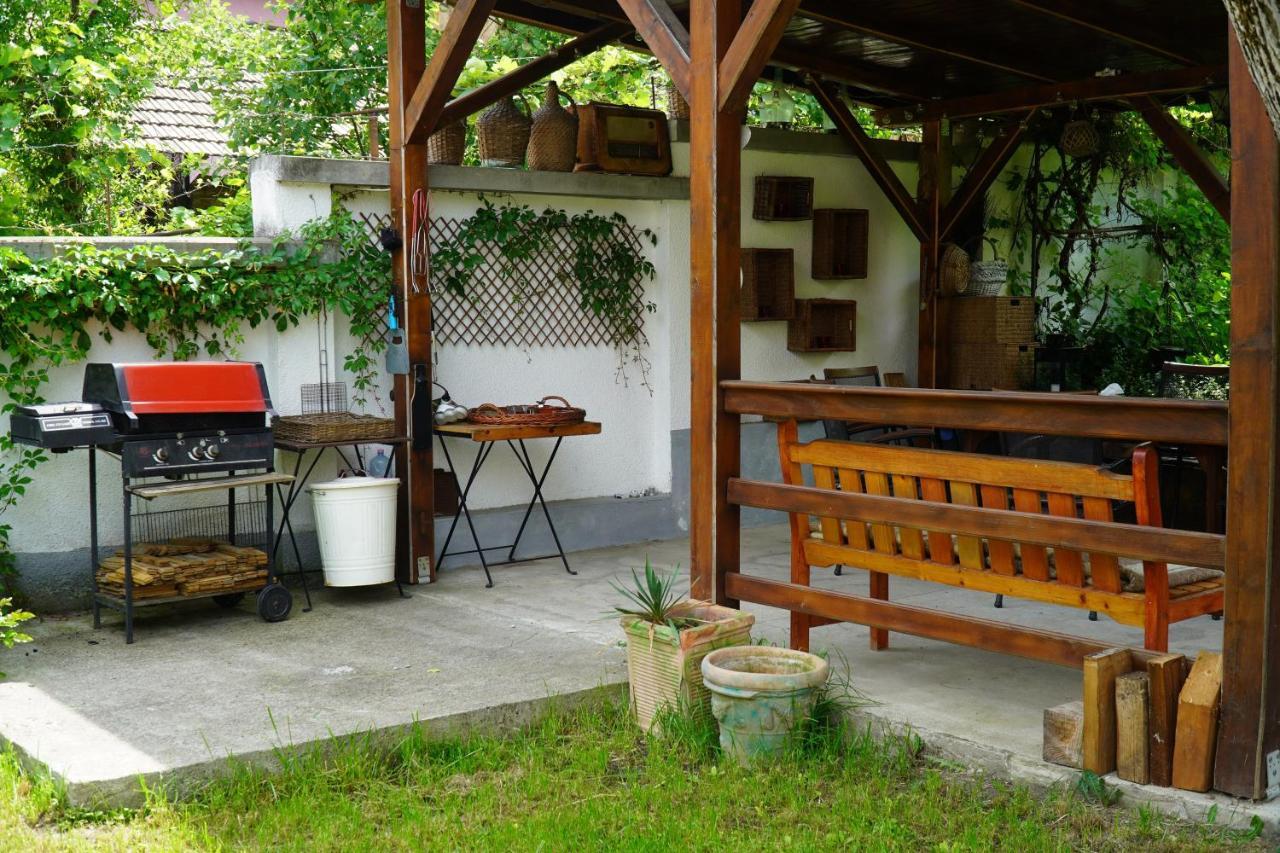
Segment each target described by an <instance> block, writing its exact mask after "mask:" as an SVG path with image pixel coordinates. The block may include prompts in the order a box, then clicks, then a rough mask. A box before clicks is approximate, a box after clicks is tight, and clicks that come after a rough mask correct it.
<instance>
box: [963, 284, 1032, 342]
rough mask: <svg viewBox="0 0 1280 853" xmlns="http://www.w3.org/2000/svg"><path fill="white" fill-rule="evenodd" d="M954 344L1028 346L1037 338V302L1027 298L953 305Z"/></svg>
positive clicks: (971, 300) (982, 298) (972, 300)
mask: <svg viewBox="0 0 1280 853" xmlns="http://www.w3.org/2000/svg"><path fill="white" fill-rule="evenodd" d="M947 328H948V330H949V333H948V336H949V337H950V339H951V343H952V344H1025V343H1030V342H1032V341H1034V340H1035V338H1036V302H1035V300H1034V299H1031V298H1028V297H1025V296H974V297H969V298H967V299H956V300H954V301H952V303H951V313H950V316H949V317H948V319H947Z"/></svg>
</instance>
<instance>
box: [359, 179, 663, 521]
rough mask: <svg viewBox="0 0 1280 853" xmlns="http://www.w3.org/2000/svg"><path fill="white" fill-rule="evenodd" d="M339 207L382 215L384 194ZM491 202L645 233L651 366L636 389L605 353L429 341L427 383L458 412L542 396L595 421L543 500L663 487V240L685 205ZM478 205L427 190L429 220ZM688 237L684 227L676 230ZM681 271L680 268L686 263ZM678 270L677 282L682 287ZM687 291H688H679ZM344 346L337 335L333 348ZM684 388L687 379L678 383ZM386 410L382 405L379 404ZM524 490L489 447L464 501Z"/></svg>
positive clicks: (508, 498) (462, 455) (537, 444)
mask: <svg viewBox="0 0 1280 853" xmlns="http://www.w3.org/2000/svg"><path fill="white" fill-rule="evenodd" d="M337 194H338V196H339V199H340V201H339V203H340V204H341V205H342V206H344V207H346V208H347V209H349V210H352V211H360V212H368V213H375V212H376V213H386V212H387V210H388V201H389V200H388V195H387V193H386V192H369V191H360V192H343V191H341V190H339V191H338V193H337ZM490 197H491V198H493V199H494V200H495V201H499V202H509V203H515V204H527V205H530V206H531V207H533V208H534V209H536V210H541V209H543V208H546V207H554V208H557V209H563V210H565V211H567V212H569V213H570V214H574V213H580V212H583V211H586V210H596V211H609V212H612V211H617V212H619V213H622V214H623V215H624V216H625V217H626V218H627V221H628V222H630V223H631V224H632V225H633V226H634V227H636V228H649V229H652V230H653V231H654V233H655V234H656V235H657V238H658V244H657V247H656V248H653V249H649V251H650V253H651V254H650V258H651V260H652V261H653V263H654V266H655V268H656V275H655V277H654V279H653V280H652V281H650V282H648V283H647V284H646V295H647V298H648V299H649V300H651V301H652V302H654V303H655V304H656V305H657V306H658V309H657V311H655V312H654V313H652V314H647V315H646V317H645V334H646V336H647V337H648V339H649V342H650V346H649V347H648V348H647V349H646V351H645V355H646V357H647V358H648V359H649V361H650V363H651V367H650V376H649V383H650V385H651V387H652V390H650V389H647V388H645V387H643V386H642V385H641V384H640V375H639V373H638V371H637V369H636V368H635V366H634V365H628V368H627V372H628V377H629V378H628V382H627V383H625V384H624V383H623V382H621V381H619V379H618V376H617V355H616V353H615V351H614V350H613V349H612V348H611V347H607V346H599V347H536V348H532V349H528V350H523V349H520V348H517V347H501V346H454V345H438V346H437V347H436V350H437V356H438V361H437V367H436V378H437V381H439V382H440V383H441V384H443V385H444V386H445V387H447V388H448V389H449V391H450V394H451V395H452V397H453V398H454V399H455V400H456V401H457V402H459V403H461V404H463V405H465V406H475V405H478V404H480V403H486V402H493V403H498V404H499V405H501V404H505V403H517V402H532V401H534V400H538V399H540V398H541V397H544V396H547V395H551V394H554V395H559V396H561V397H564V398H566V399H567V400H569V401H570V402H571V403H573V404H574V405H575V406H581V407H583V408H585V409H586V410H587V416H588V417H589V418H591V419H592V420H599V421H600V422H601V423H602V433H601V434H600V435H598V436H585V437H580V438H572V439H567V440H565V442H564V443H563V444H562V445H561V448H560V451H559V455H558V457H557V461H556V463H555V465H554V467H553V468H552V470H551V474H550V476H549V478H548V480H547V483H546V484H545V486H544V492H545V494H546V495H547V497H548V499H554V500H567V499H573V498H588V497H601V496H619V497H628V496H634V495H640V494H646V493H654V492H668V491H670V490H671V454H670V432H671V429H672V427H671V391H672V386H671V383H670V381H669V373H670V366H669V363H670V360H671V359H670V347H669V346H668V345H667V342H668V340H669V331H668V323H669V320H670V317H671V315H672V311H671V305H672V298H671V291H672V289H673V288H677V287H679V281H680V279H681V277H682V273H681V269H680V264H679V263H677V260H678V259H679V258H682V257H683V258H685V259H687V257H688V255H687V252H685V253H684V254H683V255H673V253H672V251H671V246H670V243H671V241H672V240H673V236H672V231H673V228H675V229H679V228H680V227H681V225H682V219H683V223H687V218H688V207H687V205H679V207H680V210H681V212H680V214H679V216H677V217H671V216H669V215H667V211H666V210H665V206H666V205H667V204H668V203H665V202H659V201H640V200H633V199H584V198H577V197H570V196H549V195H523V196H522V195H510V196H502V197H494V196H493V194H490ZM478 205H479V197H478V196H477V195H475V194H474V193H463V192H439V191H433V192H432V194H431V212H432V215H433V216H440V217H450V218H465V217H467V216H469V215H471V214H472V213H473V212H474V211H475V209H476V207H477V206H478ZM683 229H684V230H685V231H687V230H688V229H687V224H684V225H683ZM684 266H685V267H686V268H687V260H685V263H684ZM687 278H688V274H687V271H686V272H683V279H684V280H685V281H687ZM685 289H686V290H687V285H686V286H685ZM347 340H349V339H348V338H346V337H343V336H342V333H340V338H339V344H338V346H339V349H340V350H341V349H343V345H344V341H347ZM686 384H687V383H686ZM381 388H382V393H381V394H380V397H381V398H382V399H383V400H387V399H388V394H387V393H386V392H387V391H388V390H389V388H390V383H389V378H388V377H386V376H384V377H383V378H382V382H381ZM387 405H388V406H389V400H388V402H387ZM527 446H528V448H529V451H530V453H531V455H532V456H533V458H534V462H535V464H536V465H537V466H538V467H539V468H541V465H542V463H544V462H545V460H546V458H547V455H548V454H549V453H550V452H551V450H552V443H551V442H546V441H533V442H529V443H528V445H527ZM475 449H476V448H475V446H474V445H472V444H470V443H469V442H462V441H451V442H450V445H449V452H450V453H451V454H453V461H454V463H455V464H457V465H458V466H459V470H460V471H462V472H463V475H464V476H465V473H466V472H467V471H469V470H470V467H471V464H472V461H473V459H474V457H475ZM435 452H436V465H437V467H444V465H445V460H444V454H443V453H442V452H441V448H440V440H439V439H437V440H436V451H435ZM527 497H528V485H527V481H526V480H525V479H524V475H523V474H522V472H521V470H520V468H519V466H518V463H517V462H516V460H515V457H514V455H513V454H512V453H511V452H510V451H509V450H508V449H507V448H506V447H499V448H496V449H495V451H494V453H493V455H492V456H491V457H490V458H489V460H488V462H487V463H486V465H485V469H484V474H483V475H482V476H481V478H480V479H479V480H477V481H476V484H475V486H474V488H473V491H472V497H471V498H470V499H469V502H471V503H472V506H474V507H476V508H486V507H497V506H510V505H513V504H518V503H521V502H523V501H524V500H526V499H527Z"/></svg>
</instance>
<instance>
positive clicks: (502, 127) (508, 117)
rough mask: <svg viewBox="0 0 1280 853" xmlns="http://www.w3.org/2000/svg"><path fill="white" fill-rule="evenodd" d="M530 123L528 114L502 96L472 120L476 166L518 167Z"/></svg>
mask: <svg viewBox="0 0 1280 853" xmlns="http://www.w3.org/2000/svg"><path fill="white" fill-rule="evenodd" d="M522 103H523V102H522ZM526 109H527V108H526ZM532 124H533V122H532V120H531V119H530V118H529V116H527V115H525V114H524V113H523V112H521V111H520V109H519V108H518V107H517V106H516V102H515V100H514V99H513V98H511V97H506V98H503V99H502V100H501V101H498V103H496V104H494V105H493V106H491V107H489V109H487V110H485V111H484V113H483V114H482V115H481V116H480V118H479V119H478V120H477V121H476V131H477V135H478V137H479V143H480V165H482V166H504V167H515V168H518V167H519V166H520V165H521V164H522V163H524V152H525V149H526V148H528V147H529V131H530V129H531V126H532Z"/></svg>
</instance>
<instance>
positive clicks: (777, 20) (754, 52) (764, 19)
mask: <svg viewBox="0 0 1280 853" xmlns="http://www.w3.org/2000/svg"><path fill="white" fill-rule="evenodd" d="M799 5H800V0H755V2H754V3H752V4H751V8H750V9H749V10H747V16H746V18H745V19H743V21H742V26H741V28H740V29H739V30H738V32H737V33H736V34H735V35H734V37H733V42H732V43H731V44H730V45H729V49H728V50H727V51H726V52H725V55H724V57H723V58H722V59H721V60H720V70H719V76H720V110H721V111H722V112H737V111H739V110H741V109H743V108H744V107H746V105H747V99H748V98H749V97H750V96H751V87H752V86H754V85H755V83H756V80H758V79H760V72H762V71H764V67H765V65H766V64H767V63H768V62H769V57H770V56H772V55H773V51H774V49H775V48H776V47H777V46H778V42H779V41H781V40H782V33H783V31H785V30H786V28H787V24H789V23H790V22H791V16H792V14H793V13H794V12H795V10H796V7H797V6H799Z"/></svg>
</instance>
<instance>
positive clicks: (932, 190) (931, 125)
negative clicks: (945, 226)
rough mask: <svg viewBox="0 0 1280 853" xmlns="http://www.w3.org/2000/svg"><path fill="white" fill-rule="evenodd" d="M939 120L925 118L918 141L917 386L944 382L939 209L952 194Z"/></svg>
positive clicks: (947, 150)
mask: <svg viewBox="0 0 1280 853" xmlns="http://www.w3.org/2000/svg"><path fill="white" fill-rule="evenodd" d="M948 139H949V138H948V137H947V136H945V135H944V134H943V127H942V122H941V121H927V122H925V123H924V125H923V126H922V138H921V141H920V183H919V190H918V192H917V193H916V204H917V205H918V207H919V210H920V222H921V224H922V225H923V227H924V236H923V237H921V239H920V340H919V342H918V344H917V347H918V350H917V351H918V362H917V366H916V371H917V376H916V385H918V386H919V387H921V388H942V387H945V386H946V384H947V379H948V374H949V368H948V365H947V334H946V332H947V324H946V317H945V316H942V315H943V314H945V312H946V307H947V306H946V303H945V301H944V300H942V299H940V296H941V294H940V293H939V290H940V288H939V281H940V279H939V273H940V269H939V266H940V262H941V260H942V211H943V208H944V207H945V205H946V203H947V201H948V199H949V198H950V195H951V158H950V146H949V144H948Z"/></svg>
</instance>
